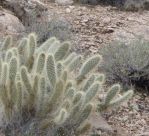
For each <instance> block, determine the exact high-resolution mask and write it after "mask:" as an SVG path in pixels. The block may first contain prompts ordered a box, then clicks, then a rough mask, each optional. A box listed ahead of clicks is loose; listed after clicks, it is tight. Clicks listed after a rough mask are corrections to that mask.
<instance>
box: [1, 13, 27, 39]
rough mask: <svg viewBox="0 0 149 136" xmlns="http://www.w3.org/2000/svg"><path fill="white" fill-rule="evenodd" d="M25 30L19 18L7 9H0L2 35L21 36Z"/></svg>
mask: <svg viewBox="0 0 149 136" xmlns="http://www.w3.org/2000/svg"><path fill="white" fill-rule="evenodd" d="M24 31H25V28H24V26H23V24H22V23H21V22H20V21H19V19H18V18H17V17H16V16H14V15H13V14H12V13H11V12H9V11H7V10H0V37H4V36H5V35H13V36H19V35H20V34H21V33H22V32H24Z"/></svg>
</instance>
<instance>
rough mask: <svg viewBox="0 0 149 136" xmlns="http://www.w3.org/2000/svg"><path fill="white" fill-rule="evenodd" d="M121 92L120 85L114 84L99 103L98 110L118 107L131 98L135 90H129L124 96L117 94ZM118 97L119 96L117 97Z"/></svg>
mask: <svg viewBox="0 0 149 136" xmlns="http://www.w3.org/2000/svg"><path fill="white" fill-rule="evenodd" d="M119 92H120V85H119V84H115V85H113V86H112V87H111V88H110V89H109V90H108V93H107V94H106V97H105V99H104V100H103V101H102V102H101V103H100V104H99V105H98V108H97V109H98V111H100V112H102V111H104V110H107V109H108V108H112V107H118V106H120V105H121V104H122V103H123V102H126V101H127V100H129V99H130V98H131V97H132V95H133V90H128V91H127V92H125V93H124V94H123V95H122V96H119V97H118V96H117V95H118V93H119ZM116 97H117V98H116Z"/></svg>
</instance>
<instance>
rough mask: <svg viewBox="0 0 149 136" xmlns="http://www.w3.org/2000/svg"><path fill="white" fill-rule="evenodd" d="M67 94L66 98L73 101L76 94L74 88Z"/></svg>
mask: <svg viewBox="0 0 149 136" xmlns="http://www.w3.org/2000/svg"><path fill="white" fill-rule="evenodd" d="M65 93H66V95H65V97H66V98H68V99H70V100H72V99H73V97H74V94H75V89H74V88H70V89H68V91H67V92H65Z"/></svg>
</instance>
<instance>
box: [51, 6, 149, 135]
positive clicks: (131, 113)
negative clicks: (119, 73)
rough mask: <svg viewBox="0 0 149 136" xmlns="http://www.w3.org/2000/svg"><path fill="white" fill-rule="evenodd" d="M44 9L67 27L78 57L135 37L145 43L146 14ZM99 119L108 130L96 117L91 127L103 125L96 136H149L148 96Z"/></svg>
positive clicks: (109, 9) (147, 32)
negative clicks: (78, 54)
mask: <svg viewBox="0 0 149 136" xmlns="http://www.w3.org/2000/svg"><path fill="white" fill-rule="evenodd" d="M48 9H49V10H50V11H51V12H54V13H56V14H58V15H59V16H61V17H64V18H65V19H66V20H67V21H68V22H70V23H71V25H72V26H73V33H74V39H75V40H74V41H75V43H74V46H75V49H76V51H79V52H80V53H84V52H91V53H96V52H97V51H98V50H99V49H100V48H102V46H104V45H106V44H109V43H111V42H112V41H115V40H124V41H126V42H130V41H131V40H133V39H134V38H135V37H136V36H137V37H143V38H145V39H149V25H148V24H149V12H148V11H140V12H125V11H119V10H117V9H116V8H113V7H102V6H96V7H93V6H80V5H73V6H59V5H57V4H49V5H48ZM97 116H98V115H97ZM103 117H104V119H105V120H106V121H107V122H108V124H109V125H111V128H112V130H111V128H110V127H109V126H108V125H107V124H106V123H105V121H104V120H103V119H99V118H98V119H97V117H96V119H97V120H96V119H93V120H94V123H95V122H96V123H97V124H98V125H99V124H100V125H99V126H103V125H105V127H104V128H102V127H99V128H97V129H96V130H95V131H94V134H96V136H97V135H99V136H112V135H115V136H149V96H147V95H146V94H135V96H134V97H133V99H132V100H131V101H130V102H129V104H128V106H122V107H120V108H119V109H118V110H115V111H109V112H107V113H105V114H103ZM95 120H96V121H95ZM99 122H100V123H99Z"/></svg>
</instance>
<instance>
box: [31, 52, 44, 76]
mask: <svg viewBox="0 0 149 136" xmlns="http://www.w3.org/2000/svg"><path fill="white" fill-rule="evenodd" d="M45 59H46V56H45V54H44V53H40V54H39V55H38V58H37V62H36V64H35V69H36V70H35V72H36V73H38V74H41V73H42V72H43V69H44V65H45ZM33 70H34V69H33Z"/></svg>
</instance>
